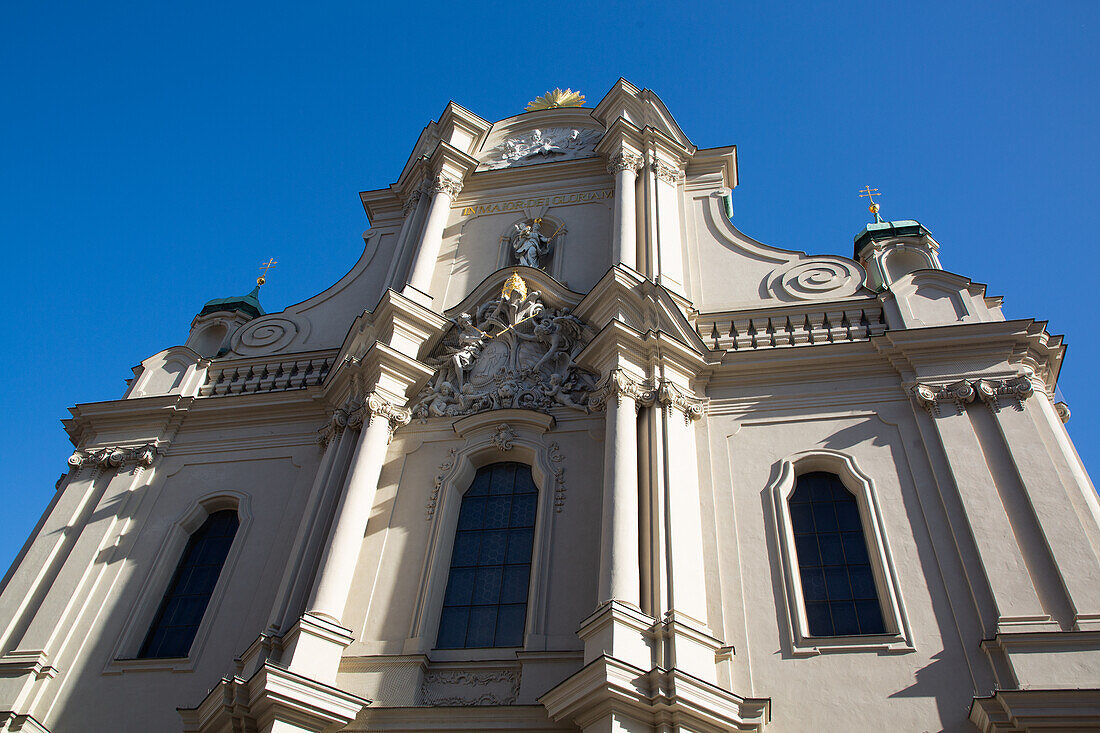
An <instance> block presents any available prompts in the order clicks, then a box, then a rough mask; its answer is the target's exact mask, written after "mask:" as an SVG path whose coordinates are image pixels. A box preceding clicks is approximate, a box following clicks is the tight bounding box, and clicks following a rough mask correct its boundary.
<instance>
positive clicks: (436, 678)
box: [421, 669, 520, 706]
mask: <svg viewBox="0 0 1100 733" xmlns="http://www.w3.org/2000/svg"><path fill="white" fill-rule="evenodd" d="M494 685H495V686H496V687H492V686H494ZM519 685H520V673H519V671H518V670H509V669H497V670H484V671H481V670H469V671H459V670H441V671H431V672H426V673H425V674H424V682H423V684H422V685H421V696H422V699H423V700H424V704H426V705H462V706H470V705H513V704H515V702H516V699H517V698H519ZM440 687H443V688H444V689H442V690H440V689H438V688H440ZM439 693H445V694H439Z"/></svg>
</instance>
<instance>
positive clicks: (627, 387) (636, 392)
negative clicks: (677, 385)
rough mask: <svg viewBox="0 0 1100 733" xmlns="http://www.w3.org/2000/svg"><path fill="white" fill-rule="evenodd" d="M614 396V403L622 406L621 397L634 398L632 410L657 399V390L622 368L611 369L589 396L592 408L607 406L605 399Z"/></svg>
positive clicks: (645, 405) (646, 405)
mask: <svg viewBox="0 0 1100 733" xmlns="http://www.w3.org/2000/svg"><path fill="white" fill-rule="evenodd" d="M612 397H614V398H615V404H617V405H619V406H622V404H623V397H629V398H631V399H633V400H634V410H635V411H637V410H638V409H640V408H642V407H648V406H649V405H652V404H653V403H654V402H655V401H656V399H657V390H655V389H653V388H652V387H647V386H646V385H645V384H643V383H642V382H639V381H638V380H636V379H634V377H632V376H630V375H629V374H628V373H627V372H625V371H624V370H622V369H619V368H616V369H612V370H611V372H610V373H609V374H608V375H607V379H606V380H604V383H603V385H602V386H600V387H599V388H598V390H597V391H596V392H595V393H593V395H592V397H590V398H589V400H588V404H589V405H590V406H591V407H592V408H593V409H597V410H598V409H600V408H602V407H606V406H607V401H608V400H609V399H611V398H612Z"/></svg>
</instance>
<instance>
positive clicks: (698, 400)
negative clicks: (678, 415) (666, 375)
mask: <svg viewBox="0 0 1100 733" xmlns="http://www.w3.org/2000/svg"><path fill="white" fill-rule="evenodd" d="M657 402H658V403H660V404H661V405H662V406H663V407H664V408H665V409H666V410H669V411H672V410H679V411H680V412H682V413H684V423H685V424H688V423H691V421H692V420H698V419H699V418H701V417H702V416H703V415H705V414H706V411H707V406H708V404H709V403H710V400H709V399H707V398H706V397H695V396H694V395H689V394H688V393H687V392H685V391H684V390H682V389H681V388H679V387H677V386H676V385H675V384H673V383H672V382H670V381H668V380H667V379H664V380H661V385H660V386H659V387H658V388H657Z"/></svg>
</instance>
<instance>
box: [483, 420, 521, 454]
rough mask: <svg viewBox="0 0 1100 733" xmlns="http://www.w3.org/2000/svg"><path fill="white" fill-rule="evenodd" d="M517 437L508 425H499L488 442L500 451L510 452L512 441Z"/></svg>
mask: <svg viewBox="0 0 1100 733" xmlns="http://www.w3.org/2000/svg"><path fill="white" fill-rule="evenodd" d="M517 437H518V436H517V435H516V433H515V431H514V430H512V428H511V427H510V426H509V425H508V423H501V424H500V425H498V426H497V430H496V432H495V433H493V437H492V438H490V439H489V442H491V443H492V444H493V445H495V446H496V447H497V448H498V449H499V450H501V451H510V450H512V441H513V440H515V439H516V438H517Z"/></svg>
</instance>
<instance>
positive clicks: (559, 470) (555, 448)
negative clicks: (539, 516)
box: [546, 441, 565, 514]
mask: <svg viewBox="0 0 1100 733" xmlns="http://www.w3.org/2000/svg"><path fill="white" fill-rule="evenodd" d="M546 456H547V458H549V459H550V470H551V471H553V473H554V511H555V512H558V513H559V514H560V513H561V510H562V509H564V508H565V467H564V466H562V465H561V463H562V462H563V461H564V460H565V456H563V455H562V454H561V446H559V445H558V443H557V441H554V442H553V443H551V444H550V445H549V446H547V451H546Z"/></svg>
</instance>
